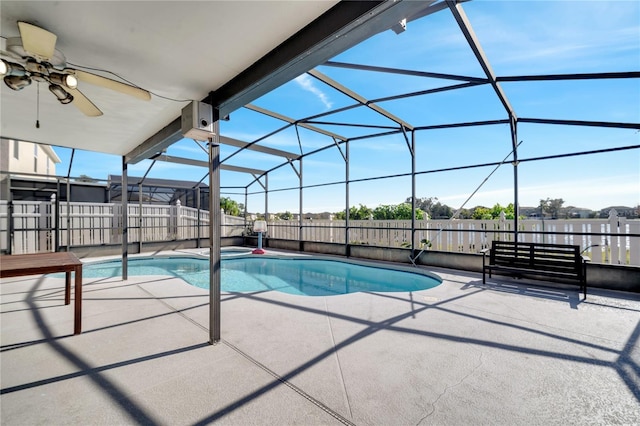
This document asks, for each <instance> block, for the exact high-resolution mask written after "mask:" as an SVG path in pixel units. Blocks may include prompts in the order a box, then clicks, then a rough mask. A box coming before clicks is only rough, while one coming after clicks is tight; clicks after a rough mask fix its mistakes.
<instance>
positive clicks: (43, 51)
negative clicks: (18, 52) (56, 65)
mask: <svg viewBox="0 0 640 426" xmlns="http://www.w3.org/2000/svg"><path fill="white" fill-rule="evenodd" d="M18 29H19V30H20V37H21V38H22V47H23V48H24V50H25V51H26V52H27V53H29V54H31V55H33V56H35V57H36V58H38V59H41V60H46V61H48V60H49V59H51V58H52V57H53V55H54V54H55V53H56V40H57V39H58V36H56V35H55V34H54V33H51V32H49V31H47V30H45V29H42V28H40V27H36V26H35V25H32V24H28V23H26V22H22V21H19V22H18Z"/></svg>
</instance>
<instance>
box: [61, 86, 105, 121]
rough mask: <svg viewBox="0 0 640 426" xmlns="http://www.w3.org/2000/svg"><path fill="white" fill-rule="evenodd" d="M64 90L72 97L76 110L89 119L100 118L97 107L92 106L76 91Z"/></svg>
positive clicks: (87, 99) (100, 113)
mask: <svg viewBox="0 0 640 426" xmlns="http://www.w3.org/2000/svg"><path fill="white" fill-rule="evenodd" d="M65 90H66V91H67V92H69V93H71V95H72V96H73V102H71V103H72V104H73V105H75V107H76V108H78V109H79V110H80V111H81V112H82V113H83V114H84V115H87V116H89V117H100V116H101V115H102V111H100V110H99V109H98V107H97V106H95V105H94V104H93V102H91V101H90V100H89V98H87V97H86V96H85V95H83V94H82V92H81V91H79V90H78V89H69V88H65Z"/></svg>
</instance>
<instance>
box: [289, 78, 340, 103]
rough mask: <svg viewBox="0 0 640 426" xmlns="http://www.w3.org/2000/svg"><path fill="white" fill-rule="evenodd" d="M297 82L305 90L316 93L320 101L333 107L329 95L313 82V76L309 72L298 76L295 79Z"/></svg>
mask: <svg viewBox="0 0 640 426" xmlns="http://www.w3.org/2000/svg"><path fill="white" fill-rule="evenodd" d="M295 82H296V83H298V84H299V85H300V87H302V88H303V89H304V90H306V91H308V92H311V93H313V94H314V95H316V96H317V97H318V99H319V100H320V102H322V103H323V104H324V106H325V107H326V108H327V109H331V107H332V106H333V103H332V102H331V101H330V100H329V97H328V96H327V95H326V94H325V93H324V92H323V91H322V90H320V89H318V88H317V87H316V85H315V84H314V83H313V80H311V77H309V75H308V74H302V75H301V76H299V77H297V78H296V79H295Z"/></svg>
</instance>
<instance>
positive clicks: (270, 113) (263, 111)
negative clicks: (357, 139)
mask: <svg viewBox="0 0 640 426" xmlns="http://www.w3.org/2000/svg"><path fill="white" fill-rule="evenodd" d="M245 108H247V109H250V110H251V111H255V112H259V113H261V114H264V115H268V116H269V117H272V118H277V119H278V120H282V121H286V122H287V123H289V124H295V123H296V122H297V120H294V119H293V118H291V117H287V116H286V115H282V114H278V113H277V112H273V111H269V110H268V109H265V108H261V107H259V106H256V105H252V104H248V105H245ZM298 126H300V127H304V128H305V129H307V130H311V131H313V132H317V133H321V134H323V135H326V136H329V137H332V138H335V139H340V140H341V141H346V140H347V138H346V137H345V136H341V135H338V134H336V133H333V132H329V131H327V130H323V129H320V128H318V127H315V126H312V125H310V124H306V123H302V122H298Z"/></svg>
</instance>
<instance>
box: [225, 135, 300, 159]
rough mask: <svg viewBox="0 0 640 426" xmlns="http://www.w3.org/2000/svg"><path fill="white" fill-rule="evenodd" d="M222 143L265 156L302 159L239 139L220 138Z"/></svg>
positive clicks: (297, 155) (298, 155)
mask: <svg viewBox="0 0 640 426" xmlns="http://www.w3.org/2000/svg"><path fill="white" fill-rule="evenodd" d="M220 143H222V144H224V145H231V146H235V147H238V148H246V149H249V150H251V151H257V152H262V153H264V154H269V155H275V156H277V157H285V158H290V159H292V160H295V159H297V158H298V157H300V154H296V153H293V152H287V151H281V150H279V149H275V148H269V147H267V146H262V145H257V144H253V145H252V144H250V143H249V142H243V141H240V140H238V139H233V138H230V137H227V136H220Z"/></svg>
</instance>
